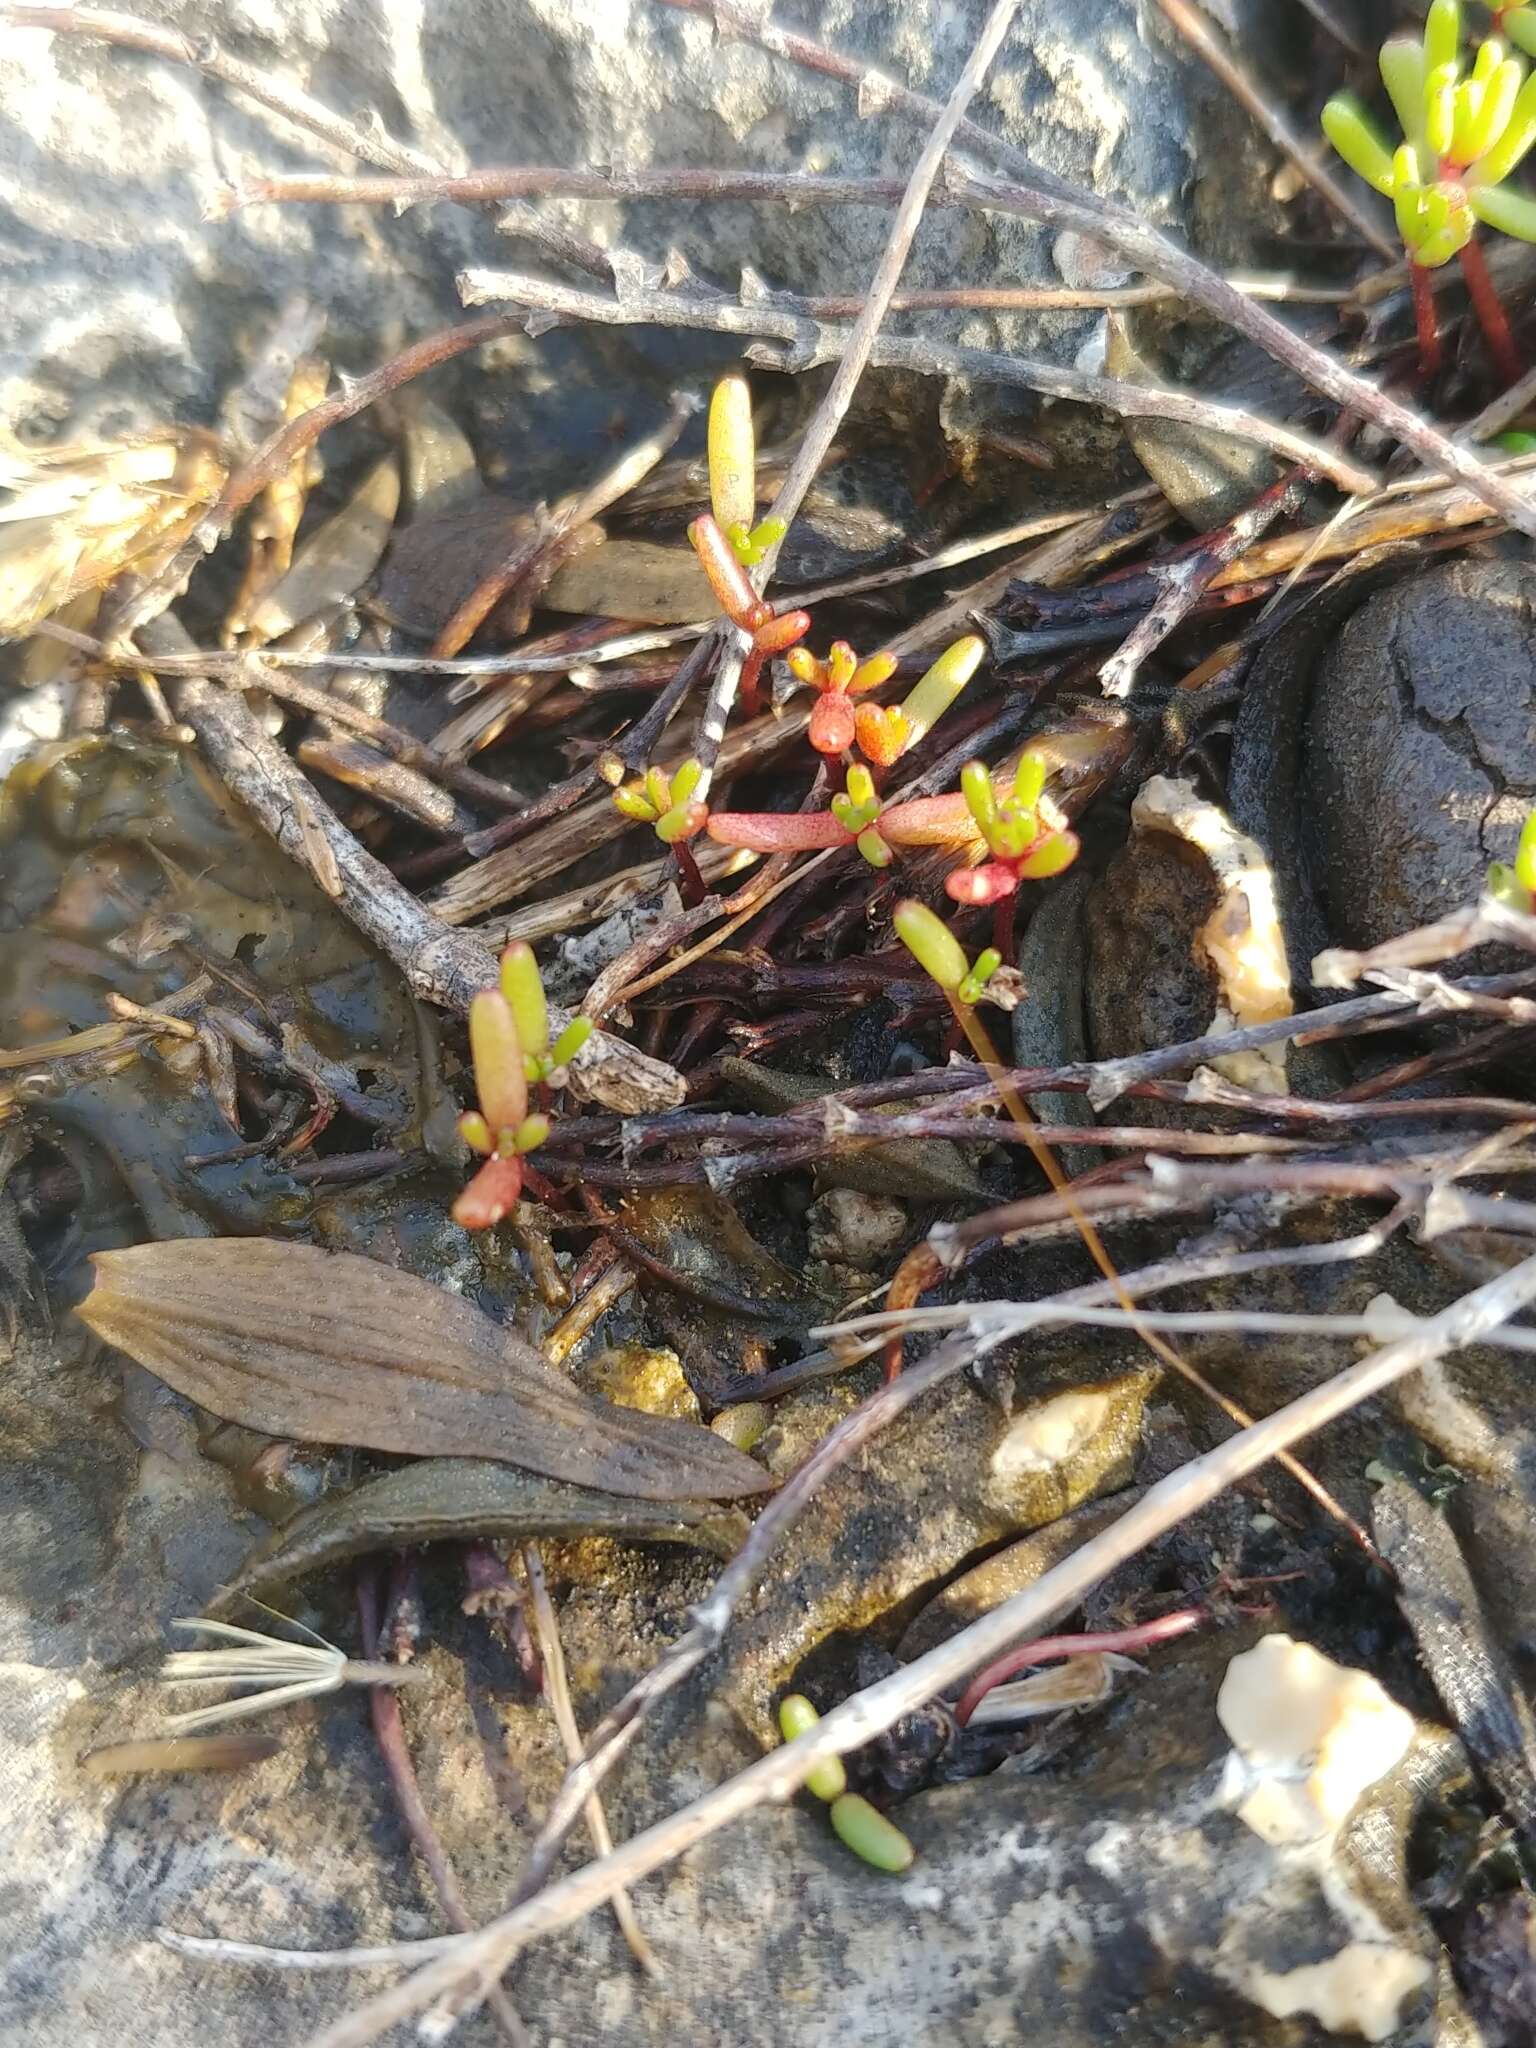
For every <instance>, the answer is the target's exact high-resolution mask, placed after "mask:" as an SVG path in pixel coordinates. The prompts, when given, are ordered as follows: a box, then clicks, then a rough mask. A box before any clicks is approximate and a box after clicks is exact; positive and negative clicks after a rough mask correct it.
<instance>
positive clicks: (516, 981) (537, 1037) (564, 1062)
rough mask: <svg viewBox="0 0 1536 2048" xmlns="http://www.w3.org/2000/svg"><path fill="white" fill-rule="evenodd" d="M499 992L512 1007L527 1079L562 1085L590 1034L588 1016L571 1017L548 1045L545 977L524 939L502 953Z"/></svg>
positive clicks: (553, 1085)
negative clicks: (566, 1073) (572, 1062)
mask: <svg viewBox="0 0 1536 2048" xmlns="http://www.w3.org/2000/svg"><path fill="white" fill-rule="evenodd" d="M500 979H501V992H502V994H503V995H504V996H505V997H506V999H507V1002H508V1004H509V1005H510V1007H511V1010H512V1017H513V1021H514V1023H515V1024H516V1026H517V1038H518V1043H519V1045H520V1046H521V1048H522V1054H523V1073H524V1075H525V1076H526V1077H527V1079H528V1081H529V1082H530V1083H533V1084H535V1085H537V1084H538V1083H539V1082H547V1083H549V1085H550V1086H552V1087H555V1088H561V1087H563V1086H564V1085H565V1072H566V1068H567V1067H568V1066H569V1065H570V1063H571V1061H572V1060H573V1059H575V1057H576V1055H577V1053H579V1052H580V1051H581V1048H582V1047H583V1046H584V1045H585V1044H586V1042H587V1040H588V1039H589V1038H590V1037H591V1036H592V1019H591V1018H590V1017H573V1018H572V1019H571V1020H570V1022H569V1023H568V1024H567V1025H566V1027H565V1029H564V1030H563V1031H562V1032H561V1034H560V1036H559V1037H558V1038H557V1039H556V1040H555V1042H554V1044H553V1045H551V1044H550V1042H549V1004H548V1002H547V1001H546V999H545V995H544V980H543V976H542V975H541V974H540V973H539V963H538V961H537V960H536V959H535V958H534V954H533V948H532V946H530V945H527V944H526V943H525V942H524V941H523V940H521V939H519V940H517V941H516V942H515V943H514V944H513V945H510V946H508V948H507V950H506V951H505V952H504V953H503V954H502V956H501V977H500Z"/></svg>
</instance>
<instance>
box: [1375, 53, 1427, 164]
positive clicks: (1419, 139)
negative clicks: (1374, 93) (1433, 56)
mask: <svg viewBox="0 0 1536 2048" xmlns="http://www.w3.org/2000/svg"><path fill="white" fill-rule="evenodd" d="M1381 82H1382V84H1383V85H1384V86H1385V87H1386V88H1387V97H1388V98H1389V99H1390V100H1391V102H1392V110H1393V112H1394V113H1395V114H1396V115H1397V125H1398V127H1399V128H1401V129H1402V131H1403V134H1404V135H1405V136H1406V137H1407V139H1408V142H1409V143H1410V144H1411V145H1412V146H1413V147H1414V148H1416V149H1422V147H1423V143H1424V49H1423V45H1422V44H1421V43H1420V42H1419V41H1418V39H1417V37H1415V36H1389V37H1388V38H1387V40H1386V41H1385V42H1384V43H1383V44H1382V46H1381Z"/></svg>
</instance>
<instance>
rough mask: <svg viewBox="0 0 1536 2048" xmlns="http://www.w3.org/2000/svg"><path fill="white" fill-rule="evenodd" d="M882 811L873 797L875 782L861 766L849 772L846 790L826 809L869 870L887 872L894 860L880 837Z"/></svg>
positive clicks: (856, 766)
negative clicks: (861, 855) (851, 840)
mask: <svg viewBox="0 0 1536 2048" xmlns="http://www.w3.org/2000/svg"><path fill="white" fill-rule="evenodd" d="M884 808H885V806H884V805H883V804H882V803H881V801H880V798H879V797H878V796H877V795H876V793H875V778H874V777H873V776H872V775H871V774H870V772H869V770H868V769H867V768H866V767H865V766H864V765H863V763H862V762H855V764H854V765H853V767H851V768H850V769H849V770H848V776H847V787H846V789H844V790H839V792H838V793H837V795H836V796H834V797H833V798H832V800H831V802H830V803H829V804H828V805H827V809H828V810H829V811H830V812H831V813H832V815H833V817H834V818H836V820H837V822H838V824H839V825H841V826H842V828H843V830H844V831H845V832H851V833H852V834H853V835H854V839H853V843H854V845H855V846H857V848H858V849H859V851H860V853H862V854H863V856H864V858H865V859H866V860H867V861H868V862H869V864H870V866H871V867H872V868H888V867H889V866H890V864H891V861H892V859H893V858H894V856H893V854H892V852H891V849H890V847H889V845H888V844H887V843H886V841H885V839H884V838H883V837H882V836H881V833H880V826H879V820H880V813H881V811H882V810H883V809H884Z"/></svg>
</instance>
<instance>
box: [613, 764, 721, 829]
mask: <svg viewBox="0 0 1536 2048" xmlns="http://www.w3.org/2000/svg"><path fill="white" fill-rule="evenodd" d="M703 773H704V770H703V768H702V767H701V765H700V764H699V763H698V762H697V761H694V760H688V761H684V762H682V763H681V764H680V765H679V766H678V767H677V768H676V769H674V770H673V772H672V773H671V774H670V775H669V774H668V773H667V771H666V769H665V768H647V769H646V771H645V773H644V775H642V776H639V777H637V778H636V779H635V780H634V781H633V782H626V783H623V784H622V785H621V786H620V787H619V788H618V789H616V790H615V791H614V792H613V802H614V807H615V809H617V810H620V811H622V812H623V813H624V815H625V817H626V818H633V819H634V820H635V822H636V824H637V825H654V826H655V828H656V837H657V838H658V839H659V840H660V841H661V842H662V844H663V845H664V846H676V845H677V844H678V843H679V842H680V841H682V840H687V839H692V838H694V837H695V836H696V834H698V833H699V832H702V831H703V829H704V821H705V819H706V818H707V817H708V816H709V809H708V806H707V805H705V804H701V803H697V802H695V801H694V800H693V792H694V791H695V790H696V789H697V788H698V786H699V782H700V779H701V777H702V776H703Z"/></svg>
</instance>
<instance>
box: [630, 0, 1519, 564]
mask: <svg viewBox="0 0 1536 2048" xmlns="http://www.w3.org/2000/svg"><path fill="white" fill-rule="evenodd" d="M663 4H664V5H666V6H668V7H676V8H678V9H680V10H681V11H682V12H684V13H690V14H707V15H708V16H709V17H710V19H711V20H712V22H713V23H714V26H715V28H716V30H717V31H720V32H724V33H726V34H729V35H734V36H740V37H742V38H743V39H744V40H745V41H747V42H753V43H757V44H759V45H760V46H761V47H762V48H763V49H765V50H770V51H772V52H773V53H774V54H775V55H776V56H781V57H785V58H788V60H789V61H790V62H791V63H794V64H799V65H803V66H804V67H805V68H806V69H807V70H810V71H817V72H820V73H821V74H822V76H824V77H827V78H835V79H837V80H839V81H840V82H841V83H842V84H844V85H848V86H851V87H852V88H853V90H854V91H855V92H856V93H857V94H858V96H859V111H860V112H861V113H865V112H876V111H885V110H887V109H889V110H890V111H892V112H896V113H901V114H905V115H906V116H907V117H908V119H910V120H914V121H916V122H918V123H919V124H920V125H921V126H924V127H926V126H928V125H929V124H930V123H931V122H933V121H934V120H935V119H936V117H937V116H938V114H939V112H940V109H939V107H938V104H937V102H936V101H934V100H931V99H929V98H928V97H927V95H926V94H925V93H920V92H914V91H913V90H912V89H911V87H910V86H905V85H901V84H899V83H898V82H897V81H896V80H895V79H894V78H891V77H889V76H888V75H887V74H886V73H884V72H881V71H876V70H874V69H873V68H871V67H869V66H866V65H862V64H859V63H857V62H855V61H854V59H852V58H850V57H845V56H843V55H842V54H841V52H839V51H837V50H831V49H828V48H827V47H826V46H825V45H824V44H821V43H818V42H816V41H814V39H813V38H811V37H809V36H803V35H799V34H796V33H795V32H794V31H793V30H790V29H784V28H780V27H779V26H778V25H777V24H776V23H774V22H772V21H770V20H768V19H767V18H766V17H765V16H764V15H762V14H760V13H759V12H758V11H757V10H756V9H754V8H752V7H749V6H744V5H743V4H742V0H663ZM956 140H957V142H958V143H959V144H960V145H961V147H962V148H963V149H964V150H966V151H967V152H969V153H971V154H974V155H976V156H979V157H980V158H982V159H983V160H984V161H988V162H991V163H996V164H1000V165H1002V166H1003V167H1004V169H1006V170H1007V171H1008V172H1009V174H1010V180H1011V182H1010V181H1009V180H1003V179H998V178H987V177H976V176H965V177H962V176H958V175H956V174H955V173H954V172H953V171H951V174H950V184H951V188H952V189H953V190H954V191H956V192H960V193H966V192H969V193H971V194H972V195H974V196H975V197H976V198H980V199H990V200H991V202H992V203H993V204H994V205H996V206H998V207H999V209H1000V210H1001V211H1003V212H1008V213H1016V214H1018V215H1020V216H1021V217H1022V218H1024V219H1027V220H1034V221H1038V222H1040V224H1041V225H1042V226H1044V227H1053V228H1074V229H1076V230H1077V232H1078V233H1079V234H1085V235H1093V236H1095V237H1097V239H1099V240H1100V241H1103V242H1107V243H1109V245H1110V246H1111V248H1114V249H1118V250H1119V251H1120V253H1121V254H1122V255H1123V256H1125V257H1126V258H1127V259H1128V260H1129V261H1130V262H1131V263H1132V264H1133V265H1134V266H1135V268H1136V269H1137V270H1140V271H1142V272H1144V273H1145V274H1146V275H1147V276H1148V277H1156V278H1160V279H1162V281H1163V282H1164V283H1165V284H1169V285H1171V286H1172V287H1173V288H1174V290H1175V291H1177V292H1178V293H1179V294H1180V296H1181V297H1183V298H1186V299H1188V300H1190V301H1191V303H1192V304H1195V305H1199V306H1203V307H1204V308H1205V309H1206V311H1207V312H1209V313H1213V314H1215V316H1216V317H1217V319H1219V320H1222V321H1224V322H1225V323H1226V324H1227V326H1229V327H1232V328H1235V329H1236V330H1237V332H1238V333H1239V334H1244V335H1246V336H1247V337H1248V339H1249V340H1250V341H1254V342H1257V343H1258V345H1259V347H1260V348H1262V349H1264V350H1266V351H1267V353H1268V354H1270V355H1272V356H1274V357H1275V359H1276V360H1277V361H1278V362H1282V363H1284V364H1285V365H1286V366H1287V368H1289V369H1292V370H1294V371H1295V372H1296V374H1297V375H1298V376H1299V377H1303V378H1305V379H1306V381H1307V382H1308V383H1309V384H1310V385H1311V386H1312V387H1313V389H1314V390H1316V391H1321V392H1322V393H1323V394H1324V395H1325V396H1326V397H1328V398H1331V399H1333V400H1334V401H1335V402H1336V403H1337V404H1339V405H1341V406H1343V407H1345V408H1347V409H1348V410H1349V411H1352V412H1357V413H1359V414H1360V415H1361V416H1362V417H1363V418H1365V419H1368V420H1371V421H1372V422H1374V424H1375V425H1377V426H1379V427H1384V428H1385V429H1386V431H1387V432H1388V433H1389V434H1391V435H1393V436H1394V437H1395V438H1396V439H1397V440H1400V441H1401V442H1403V444H1404V445H1405V446H1406V447H1409V448H1411V449H1412V450H1413V452H1414V454H1415V455H1417V456H1418V457H1419V458H1420V460H1421V461H1422V462H1424V463H1426V464H1427V465H1428V466H1429V467H1430V468H1431V469H1434V470H1436V471H1439V472H1442V473H1444V474H1445V475H1447V476H1455V477H1459V478H1460V479H1461V480H1462V481H1463V482H1464V483H1466V484H1468V485H1470V487H1471V488H1472V489H1473V490H1474V491H1476V492H1477V494H1478V496H1479V497H1480V498H1481V499H1482V500H1483V502H1484V503H1485V504H1486V505H1488V506H1489V507H1491V509H1492V510H1493V511H1495V512H1497V513H1498V514H1499V515H1500V516H1501V517H1502V518H1504V519H1506V520H1507V521H1508V522H1509V524H1510V525H1511V526H1513V527H1515V528H1517V529H1518V530H1519V531H1520V532H1521V533H1526V534H1531V535H1533V536H1536V505H1533V504H1531V503H1530V502H1529V501H1528V500H1527V499H1525V498H1524V497H1523V496H1522V495H1521V494H1520V492H1518V491H1517V490H1514V489H1512V488H1511V487H1510V486H1509V485H1508V484H1507V483H1505V482H1504V481H1503V480H1502V479H1501V478H1500V477H1498V476H1496V475H1495V474H1493V472H1492V471H1491V470H1490V469H1489V468H1488V467H1487V465H1486V464H1484V463H1482V462H1480V461H1479V460H1478V459H1477V457H1476V456H1475V455H1474V454H1472V453H1471V452H1470V451H1469V450H1467V449H1465V448H1460V447H1458V446H1456V445H1455V444H1454V443H1453V442H1452V441H1451V440H1450V439H1449V437H1448V436H1447V435H1445V434H1442V433H1440V432H1439V431H1438V429H1436V428H1435V427H1433V426H1432V425H1431V424H1430V423H1429V421H1428V420H1426V419H1424V418H1422V417H1421V415H1419V414H1418V413H1416V412H1414V411H1413V410H1412V409H1411V408H1410V407H1408V406H1406V405H1401V404H1399V403H1398V401H1397V400H1396V399H1394V398H1390V397H1388V395H1387V394H1386V393H1385V392H1384V391H1381V390H1380V389H1378V387H1377V386H1376V385H1375V384H1373V383H1371V382H1370V381H1369V379H1367V378H1365V377H1359V376H1356V375H1355V374H1354V372H1353V371H1351V370H1348V369H1346V368H1345V367H1344V365H1343V364H1342V363H1339V362H1336V361H1335V360H1334V359H1333V357H1332V356H1330V355H1328V354H1327V353H1326V352H1325V351H1324V350H1322V349H1319V348H1314V347H1313V345H1312V344H1311V343H1310V342H1309V341H1307V340H1305V339H1304V338H1303V337H1302V336H1301V335H1299V334H1297V333H1295V332H1294V331H1293V330H1292V329H1291V328H1289V327H1287V326H1286V324H1285V322H1284V321H1283V320H1278V319H1276V317H1275V316H1274V314H1272V313H1270V312H1268V311H1267V310H1266V309H1265V308H1264V307H1263V306H1259V305H1255V304H1253V303H1252V301H1250V300H1248V299H1245V298H1244V297H1243V295H1242V293H1241V292H1238V291H1234V290H1233V289H1232V287H1231V286H1230V285H1229V284H1228V283H1227V281H1226V280H1225V279H1224V278H1222V277H1219V276H1218V275H1217V274H1216V272H1215V271H1213V270H1208V269H1207V268H1206V266H1205V265H1204V264H1203V263H1201V262H1200V261H1199V259H1198V258H1197V257H1194V256H1191V255H1190V254H1189V253H1188V252H1187V251H1186V250H1184V249H1181V248H1179V246H1178V245H1177V243H1175V242H1172V241H1170V240H1169V239H1168V237H1167V236H1166V235H1164V234H1161V233H1160V232H1159V231H1158V230H1157V229H1156V228H1151V227H1148V226H1146V225H1145V223H1143V222H1142V221H1139V220H1137V218H1136V217H1135V215H1134V214H1133V213H1131V212H1130V211H1129V210H1128V209H1127V208H1125V207H1123V206H1118V205H1115V204H1114V203H1113V202H1112V201H1110V200H1106V199H1100V198H1099V197H1098V196H1097V195H1096V194H1094V193H1092V192H1089V191H1086V190H1085V189H1084V188H1083V187H1082V186H1080V185H1074V184H1072V183H1071V182H1070V180H1068V179H1066V178H1060V177H1057V176H1056V174H1055V173H1054V172H1052V171H1047V170H1045V169H1043V168H1042V167H1041V166H1040V165H1039V164H1037V163H1035V162H1034V161H1033V160H1032V159H1031V158H1030V157H1028V156H1027V155H1026V154H1025V153H1024V151H1023V150H1022V149H1019V148H1017V147H1016V146H1015V145H1014V144H1013V143H1011V142H1007V141H1005V140H1004V139H1003V137H1001V136H999V135H993V134H991V133H989V131H988V130H987V129H985V128H983V127H981V126H980V125H979V124H978V123H977V122H975V121H971V120H963V121H962V122H961V123H960V124H959V128H958V130H957V133H956Z"/></svg>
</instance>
